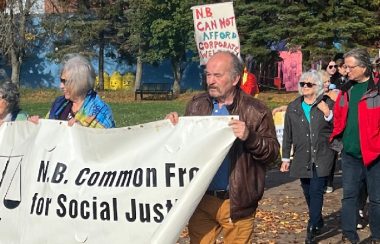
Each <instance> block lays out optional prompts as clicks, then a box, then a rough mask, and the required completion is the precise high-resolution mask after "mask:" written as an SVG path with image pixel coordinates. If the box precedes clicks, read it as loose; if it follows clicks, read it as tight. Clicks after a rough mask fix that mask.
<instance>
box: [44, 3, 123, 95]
mask: <svg viewBox="0 0 380 244" xmlns="http://www.w3.org/2000/svg"><path fill="white" fill-rule="evenodd" d="M122 3H123V1H117V2H115V1H111V0H92V1H85V0H78V1H72V0H58V1H56V2H55V6H56V8H57V12H58V13H57V14H50V15H46V19H45V21H44V27H45V28H46V29H47V30H48V32H49V33H50V34H51V35H52V38H51V39H52V40H53V42H54V45H55V47H56V48H55V51H54V52H53V53H51V54H50V58H52V59H57V58H58V59H59V58H61V57H62V56H63V55H64V54H67V53H74V52H79V53H83V54H85V55H87V56H90V57H92V56H98V58H99V63H98V65H99V66H98V70H99V87H98V88H99V89H104V84H103V80H104V77H103V70H104V49H105V45H107V44H111V43H112V41H113V40H114V38H116V36H115V33H116V30H114V21H115V18H117V17H118V16H122ZM96 49H97V53H96V52H95V50H96Z"/></svg>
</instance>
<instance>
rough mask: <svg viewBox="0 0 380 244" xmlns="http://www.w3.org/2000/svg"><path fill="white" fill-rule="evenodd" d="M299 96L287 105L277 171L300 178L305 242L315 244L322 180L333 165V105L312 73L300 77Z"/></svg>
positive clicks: (320, 80)
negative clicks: (306, 219)
mask: <svg viewBox="0 0 380 244" xmlns="http://www.w3.org/2000/svg"><path fill="white" fill-rule="evenodd" d="M299 93H300V94H301V96H299V97H298V98H296V99H295V100H294V101H292V102H291V103H290V104H289V105H288V107H287V110H286V113H285V124H284V134H283V143H282V164H281V168H280V171H281V172H287V171H289V170H290V176H291V177H296V178H299V179H300V181H301V186H302V189H303V193H304V196H305V199H306V203H307V205H308V209H309V222H308V226H307V236H306V239H305V243H316V242H315V236H316V235H318V234H319V233H320V231H321V228H322V227H323V225H324V222H323V218H322V206H323V193H324V189H325V184H326V179H327V176H328V175H329V174H330V171H331V167H332V165H333V162H334V151H333V150H331V149H330V147H329V136H330V134H331V132H332V118H333V111H332V109H333V105H334V102H333V100H331V98H330V97H329V96H327V95H324V90H323V81H322V78H321V75H320V74H319V73H318V72H317V71H314V70H313V71H309V72H305V73H303V74H302V76H301V78H300V80H299ZM292 151H293V153H292ZM291 156H293V160H292V161H291V160H290V157H291Z"/></svg>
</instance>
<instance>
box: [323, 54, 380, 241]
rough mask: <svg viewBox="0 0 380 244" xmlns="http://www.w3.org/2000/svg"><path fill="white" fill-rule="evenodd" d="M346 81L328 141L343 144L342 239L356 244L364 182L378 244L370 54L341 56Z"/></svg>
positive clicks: (379, 109)
mask: <svg viewBox="0 0 380 244" xmlns="http://www.w3.org/2000/svg"><path fill="white" fill-rule="evenodd" d="M344 63H345V65H346V70H347V71H348V78H349V80H350V81H349V82H348V83H346V84H345V85H344V86H343V87H342V89H341V92H340V93H339V95H338V98H337V100H336V102H335V107H334V129H333V132H332V134H331V137H330V141H332V140H333V139H335V138H341V139H342V142H343V151H342V154H341V158H342V172H343V178H342V183H343V199H342V232H343V236H342V240H343V241H344V242H347V243H359V236H358V234H357V232H356V224H357V213H358V197H359V194H360V188H361V187H360V186H361V183H362V182H363V180H364V181H365V182H366V184H367V190H368V196H369V203H370V206H369V226H370V229H371V234H372V235H371V243H380V177H379V175H380V128H379V125H380V94H379V91H380V85H379V83H378V84H375V83H374V81H373V79H372V78H371V77H372V69H371V62H370V57H369V54H368V52H367V51H366V50H364V49H353V50H351V51H349V52H347V53H346V54H345V55H344Z"/></svg>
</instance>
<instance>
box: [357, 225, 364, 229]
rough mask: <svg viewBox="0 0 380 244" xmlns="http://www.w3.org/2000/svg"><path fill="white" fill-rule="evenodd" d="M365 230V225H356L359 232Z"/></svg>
mask: <svg viewBox="0 0 380 244" xmlns="http://www.w3.org/2000/svg"><path fill="white" fill-rule="evenodd" d="M363 228H364V226H363V224H361V223H358V224H357V225H356V229H358V230H361V229H363Z"/></svg>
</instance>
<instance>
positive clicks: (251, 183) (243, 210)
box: [185, 89, 279, 220]
mask: <svg viewBox="0 0 380 244" xmlns="http://www.w3.org/2000/svg"><path fill="white" fill-rule="evenodd" d="M212 108H213V104H212V98H211V97H210V96H209V95H208V94H207V93H203V94H200V95H197V96H194V97H193V99H192V100H191V101H190V102H189V103H188V105H187V108H186V113H185V115H186V116H197V115H211V113H212ZM227 109H228V111H229V113H230V114H231V115H239V120H242V121H245V123H246V125H247V127H248V129H249V136H248V138H247V140H246V141H241V140H239V139H236V140H235V142H234V144H233V145H232V147H231V149H230V151H229V156H230V158H231V170H230V177H229V197H230V205H231V219H233V220H235V219H239V218H244V217H247V216H249V215H251V214H253V212H254V211H255V210H256V208H257V205H258V202H259V200H260V199H261V197H262V196H263V193H264V184H265V170H266V164H270V163H272V162H273V161H275V160H276V159H277V157H278V153H279V143H278V141H277V138H276V131H275V127H274V123H273V118H272V114H271V111H270V110H269V109H268V108H267V107H266V106H265V105H264V104H263V103H262V102H260V101H259V100H257V99H255V98H253V97H251V96H249V95H247V94H245V93H244V92H242V91H241V90H240V89H237V90H236V94H235V97H234V101H233V103H232V104H231V105H229V106H227Z"/></svg>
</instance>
